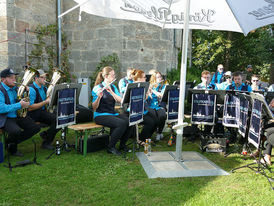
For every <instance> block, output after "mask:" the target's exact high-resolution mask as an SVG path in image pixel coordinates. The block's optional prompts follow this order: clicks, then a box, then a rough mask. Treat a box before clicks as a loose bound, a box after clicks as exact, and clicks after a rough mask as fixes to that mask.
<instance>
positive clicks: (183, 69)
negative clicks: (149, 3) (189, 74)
mask: <svg viewBox="0 0 274 206" xmlns="http://www.w3.org/2000/svg"><path fill="white" fill-rule="evenodd" d="M189 10H190V0H186V1H185V12H184V36H183V42H182V59H181V61H182V62H181V75H180V95H179V111H178V125H175V126H174V127H173V128H174V129H176V133H177V137H176V153H175V158H176V160H177V161H182V142H183V128H184V127H185V126H186V125H187V124H186V123H184V122H183V121H184V105H185V86H186V68H187V46H188V34H189Z"/></svg>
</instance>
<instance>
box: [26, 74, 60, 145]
mask: <svg viewBox="0 0 274 206" xmlns="http://www.w3.org/2000/svg"><path fill="white" fill-rule="evenodd" d="M46 77H47V73H45V72H44V70H42V69H39V70H37V74H36V76H35V77H34V82H33V84H31V85H29V97H30V106H29V108H28V116H30V117H31V118H32V119H33V120H34V121H35V122H41V123H44V124H46V125H48V126H49V128H48V130H46V131H44V132H41V133H40V136H41V137H42V139H43V142H42V146H41V147H42V148H43V149H47V150H53V149H54V147H53V146H52V145H51V143H52V142H53V140H54V138H55V135H56V133H57V132H58V131H59V129H56V114H54V113H50V112H48V111H47V110H46V106H47V105H48V104H49V102H50V97H47V88H46V87H45V84H46V82H45V81H46Z"/></svg>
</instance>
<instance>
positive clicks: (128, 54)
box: [121, 50, 139, 62]
mask: <svg viewBox="0 0 274 206" xmlns="http://www.w3.org/2000/svg"><path fill="white" fill-rule="evenodd" d="M138 58H139V54H138V52H137V51H130V50H126V51H122V57H121V60H122V61H123V62H135V61H136V59H138Z"/></svg>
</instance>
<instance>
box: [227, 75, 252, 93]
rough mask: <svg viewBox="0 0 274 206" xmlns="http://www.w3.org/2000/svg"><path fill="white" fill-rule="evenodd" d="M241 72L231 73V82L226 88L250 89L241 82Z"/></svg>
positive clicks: (236, 89) (249, 90)
mask: <svg viewBox="0 0 274 206" xmlns="http://www.w3.org/2000/svg"><path fill="white" fill-rule="evenodd" d="M242 81H243V78H242V73H241V72H234V73H233V82H232V84H231V85H229V86H228V87H227V88H226V90H235V91H247V92H251V91H252V89H251V87H250V86H249V85H247V84H245V83H243V82H242Z"/></svg>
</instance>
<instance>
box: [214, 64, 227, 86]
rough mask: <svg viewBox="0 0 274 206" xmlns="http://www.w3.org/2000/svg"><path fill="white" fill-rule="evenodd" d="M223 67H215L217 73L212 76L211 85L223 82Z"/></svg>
mask: <svg viewBox="0 0 274 206" xmlns="http://www.w3.org/2000/svg"><path fill="white" fill-rule="evenodd" d="M224 73H225V72H224V66H223V65H222V64H219V65H218V66H217V71H216V72H215V73H214V75H213V76H212V80H211V84H213V85H216V84H221V83H222V82H223V81H224V78H223V76H224Z"/></svg>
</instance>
